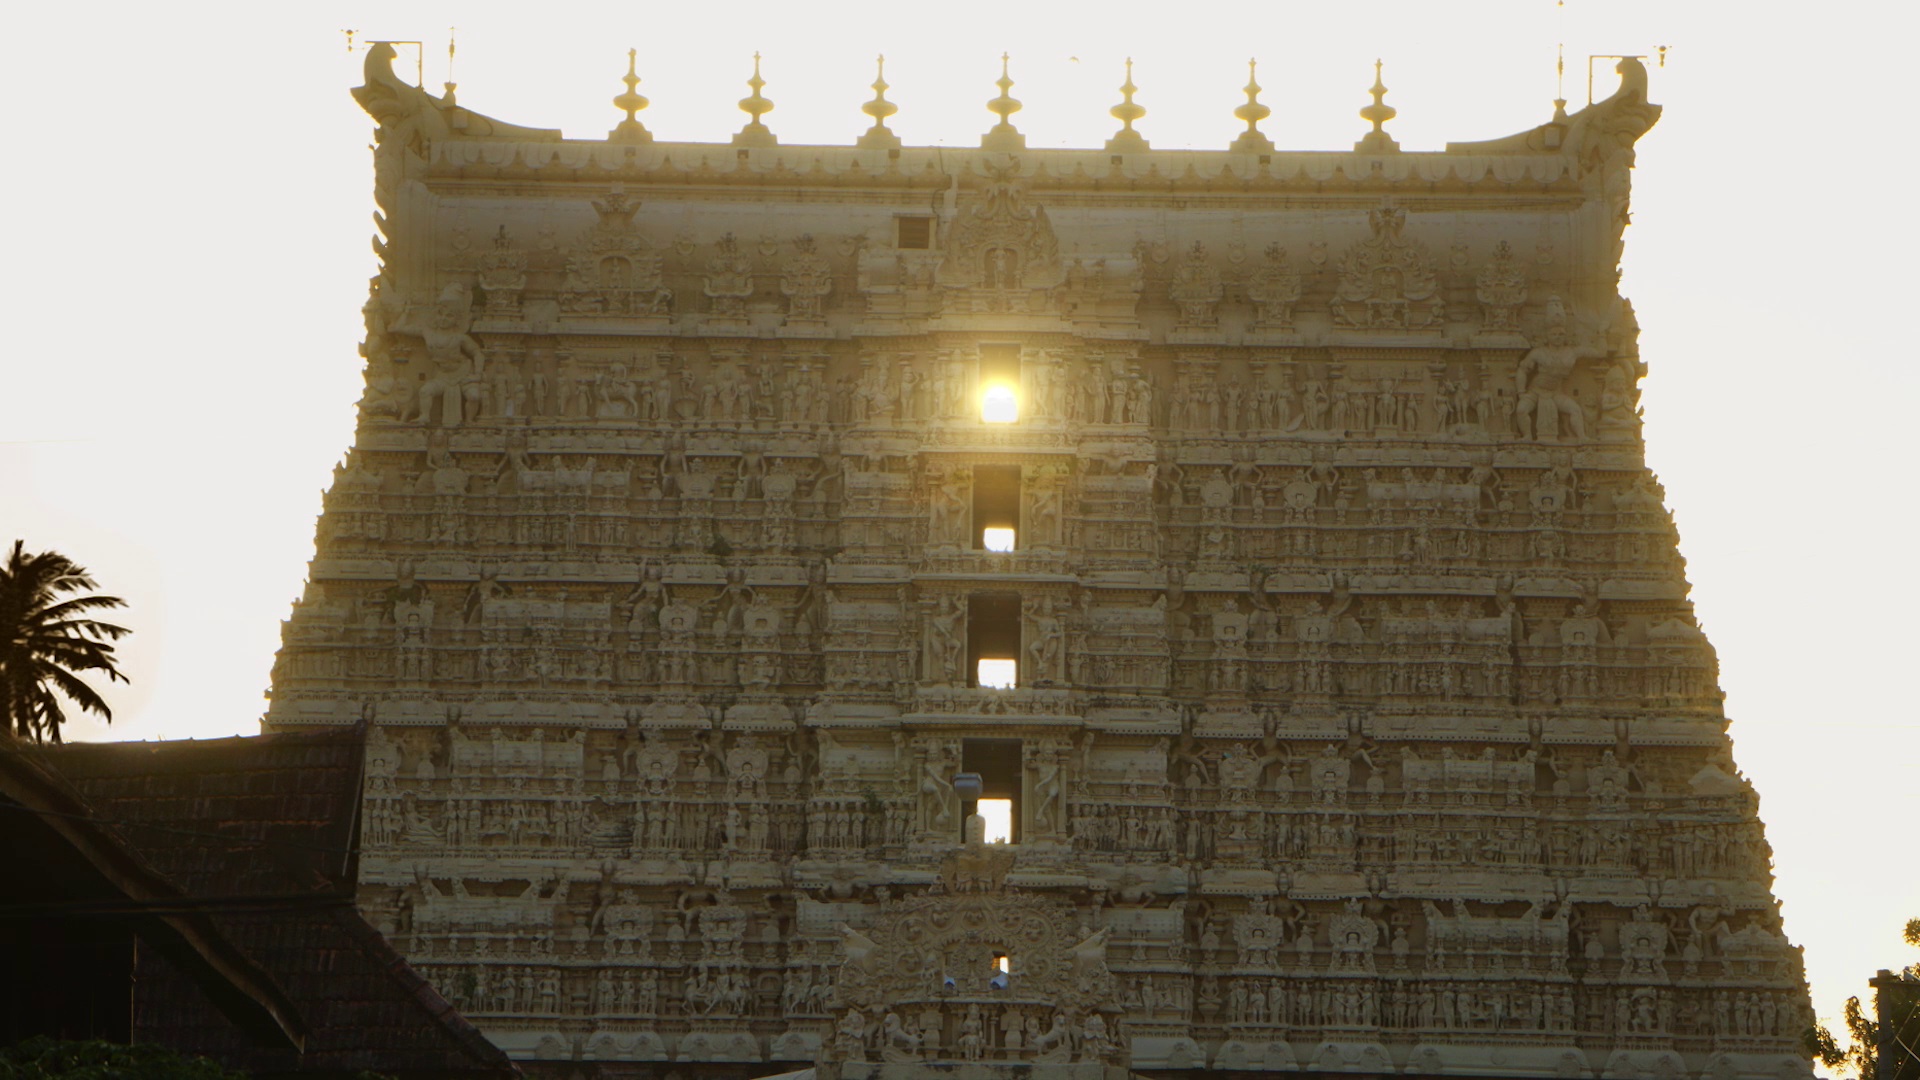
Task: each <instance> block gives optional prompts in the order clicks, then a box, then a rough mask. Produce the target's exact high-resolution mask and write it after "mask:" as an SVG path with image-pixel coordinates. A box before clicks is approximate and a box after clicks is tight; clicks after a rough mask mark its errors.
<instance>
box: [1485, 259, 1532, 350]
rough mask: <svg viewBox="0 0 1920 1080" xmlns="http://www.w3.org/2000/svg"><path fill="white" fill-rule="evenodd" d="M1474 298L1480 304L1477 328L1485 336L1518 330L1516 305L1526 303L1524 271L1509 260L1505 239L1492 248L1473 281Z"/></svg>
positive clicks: (1513, 261)
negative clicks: (1490, 256) (1488, 257)
mask: <svg viewBox="0 0 1920 1080" xmlns="http://www.w3.org/2000/svg"><path fill="white" fill-rule="evenodd" d="M1474 296H1475V298H1477V299H1478V300H1479V301H1480V328H1481V329H1482V330H1484V331H1487V332H1489V333H1493V332H1500V331H1506V332H1511V331H1516V330H1519V329H1520V325H1519V321H1518V313H1519V310H1520V305H1521V304H1524V303H1526V302H1527V272H1526V271H1525V270H1523V269H1521V268H1520V264H1519V261H1518V260H1517V259H1515V258H1514V257H1513V246H1512V245H1510V244H1508V243H1507V242H1506V241H1505V240H1502V241H1500V242H1499V243H1498V244H1495V245H1494V248H1493V257H1492V258H1491V259H1488V260H1487V263H1486V265H1485V266H1482V267H1481V268H1480V273H1479V274H1478V275H1477V276H1476V277H1475V278H1474Z"/></svg>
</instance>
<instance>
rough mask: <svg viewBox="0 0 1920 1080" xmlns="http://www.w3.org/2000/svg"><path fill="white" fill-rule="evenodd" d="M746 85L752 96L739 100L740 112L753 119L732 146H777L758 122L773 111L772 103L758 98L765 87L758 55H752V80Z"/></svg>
mask: <svg viewBox="0 0 1920 1080" xmlns="http://www.w3.org/2000/svg"><path fill="white" fill-rule="evenodd" d="M747 85H748V86H750V87H752V88H753V94H752V95H751V96H749V97H743V98H741V99H740V111H741V112H744V113H746V114H747V115H748V116H750V117H752V118H753V119H752V120H750V121H748V123H747V126H746V127H743V128H741V129H740V131H739V133H738V134H736V135H734V137H733V145H735V146H777V145H778V144H779V142H780V140H778V139H776V138H774V137H773V132H772V131H771V130H769V129H768V128H767V125H765V124H763V123H761V122H760V118H761V117H762V116H765V115H766V114H768V113H770V112H772V111H773V102H771V101H769V100H767V99H766V98H764V97H761V96H760V88H761V87H763V86H765V85H767V80H765V79H763V78H761V77H760V54H759V53H754V54H753V78H751V79H748V80H747Z"/></svg>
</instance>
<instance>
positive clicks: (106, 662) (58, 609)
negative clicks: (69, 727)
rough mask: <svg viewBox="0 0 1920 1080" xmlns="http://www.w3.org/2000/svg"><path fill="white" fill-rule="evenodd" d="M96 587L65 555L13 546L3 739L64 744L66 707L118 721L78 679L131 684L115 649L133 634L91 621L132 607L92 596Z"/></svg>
mask: <svg viewBox="0 0 1920 1080" xmlns="http://www.w3.org/2000/svg"><path fill="white" fill-rule="evenodd" d="M96 587H97V586H96V585H95V584H94V580H93V578H91V577H89V576H88V575H87V571H86V568H85V567H83V566H81V565H79V564H78V563H76V562H74V561H73V560H72V559H69V558H67V557H66V556H65V555H62V554H60V553H59V552H56V551H43V552H40V553H39V554H37V555H29V554H27V550H26V542H25V541H22V540H15V541H14V542H13V550H12V551H11V552H10V553H8V555H7V559H6V564H5V565H4V566H0V709H5V713H4V715H0V720H4V721H5V723H4V725H0V732H3V733H5V734H6V735H11V736H12V737H15V738H19V739H25V740H29V741H32V742H56V743H57V742H59V741H60V728H61V725H63V724H65V723H66V722H67V714H66V711H65V709H64V708H63V707H62V700H63V699H65V700H66V701H71V702H72V703H73V704H75V705H78V706H79V707H80V708H82V709H84V710H86V711H87V712H91V713H98V714H99V715H100V716H101V717H102V718H104V719H106V720H108V721H109V722H111V721H112V720H113V710H112V709H109V708H108V707H107V703H106V701H105V700H104V699H103V698H101V696H100V695H99V693H98V692H96V691H95V690H94V689H93V687H91V686H88V685H87V684H86V683H85V682H83V681H82V680H81V679H80V673H81V672H87V671H103V672H106V675H107V678H108V679H110V680H118V681H120V682H126V681H127V677H126V676H125V675H122V674H121V673H120V669H119V668H118V667H117V666H116V665H115V662H114V656H113V645H112V642H114V641H117V640H119V639H120V638H122V637H125V636H126V635H127V634H129V633H131V631H129V630H128V629H127V628H126V627H124V626H115V625H113V624H112V623H104V622H100V621H98V620H96V619H94V618H92V617H91V614H90V613H92V612H96V611H99V610H101V609H103V608H117V607H125V606H126V601H124V600H122V599H120V598H119V597H117V596H100V595H97V594H90V593H88V590H91V589H93V588H96ZM75 593H79V594H82V595H77V596H76V595H73V594H75ZM0 737H4V736H0Z"/></svg>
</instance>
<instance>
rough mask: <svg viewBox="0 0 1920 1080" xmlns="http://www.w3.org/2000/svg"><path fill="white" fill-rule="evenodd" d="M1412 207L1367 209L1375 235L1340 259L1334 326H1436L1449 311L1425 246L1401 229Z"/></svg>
mask: <svg viewBox="0 0 1920 1080" xmlns="http://www.w3.org/2000/svg"><path fill="white" fill-rule="evenodd" d="M1406 224H1407V212H1406V211H1405V210H1402V209H1400V208H1398V207H1394V206H1382V207H1380V208H1378V209H1375V210H1369V211H1367V227H1368V228H1369V229H1370V230H1372V233H1373V235H1371V236H1369V237H1368V238H1366V239H1364V240H1361V241H1359V242H1358V243H1356V244H1354V245H1353V247H1351V248H1349V249H1348V250H1347V253H1346V254H1345V255H1344V256H1342V257H1341V259H1340V284H1339V286H1338V288H1336V289H1335V290H1334V296H1333V301H1332V303H1331V306H1330V310H1331V312H1332V314H1333V322H1334V325H1335V326H1351V327H1357V328H1362V329H1371V330H1423V329H1434V328H1437V327H1438V326H1439V325H1440V323H1441V321H1442V320H1443V319H1444V317H1445V315H1446V310H1445V301H1444V300H1443V299H1442V298H1441V296H1440V283H1439V279H1438V277H1436V276H1435V274H1434V272H1433V264H1432V260H1431V259H1430V258H1429V257H1428V256H1427V250H1426V247H1425V246H1424V245H1422V244H1420V243H1419V242H1418V241H1415V240H1409V239H1407V238H1406V237H1404V236H1402V235H1401V231H1402V230H1403V229H1405V228H1406Z"/></svg>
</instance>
